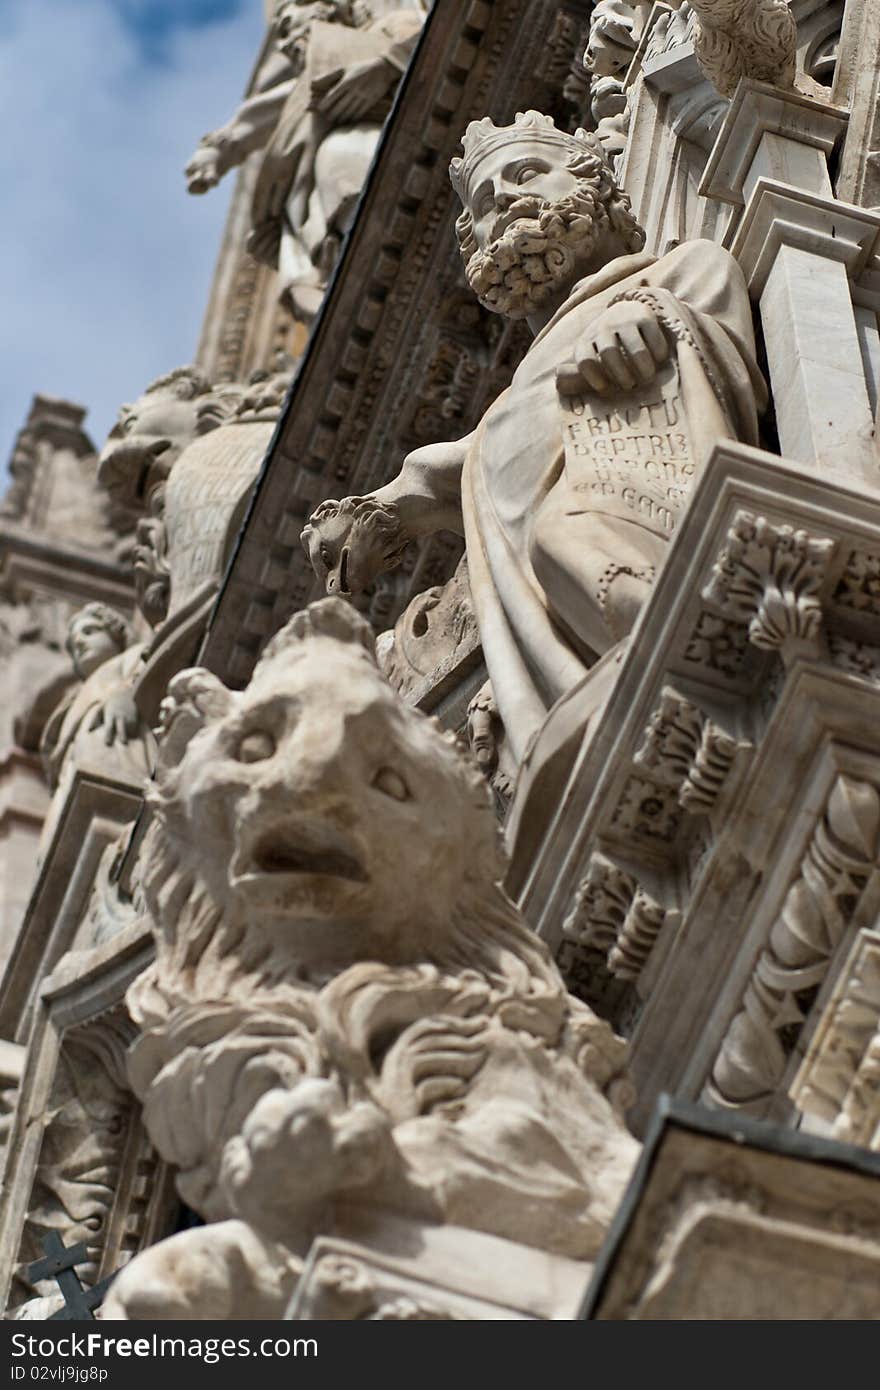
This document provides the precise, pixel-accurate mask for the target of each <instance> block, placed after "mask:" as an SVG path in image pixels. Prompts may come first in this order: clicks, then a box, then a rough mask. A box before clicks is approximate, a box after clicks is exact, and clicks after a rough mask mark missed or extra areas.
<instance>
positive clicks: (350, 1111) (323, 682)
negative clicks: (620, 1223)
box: [106, 599, 636, 1318]
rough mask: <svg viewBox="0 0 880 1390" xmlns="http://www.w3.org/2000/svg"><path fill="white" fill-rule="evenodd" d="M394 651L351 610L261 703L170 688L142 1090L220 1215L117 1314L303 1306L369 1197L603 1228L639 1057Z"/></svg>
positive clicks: (467, 1218)
mask: <svg viewBox="0 0 880 1390" xmlns="http://www.w3.org/2000/svg"><path fill="white" fill-rule="evenodd" d="M372 649H373V638H372V633H371V630H370V629H369V627H368V626H367V624H366V623H364V621H363V620H362V619H361V618H359V617H358V615H357V614H356V613H355V612H354V610H353V609H352V608H351V607H350V606H349V605H347V604H345V603H344V602H342V601H341V600H339V599H329V600H325V601H323V602H321V603H319V604H314V605H312V606H311V607H310V608H308V609H306V610H305V611H304V612H302V613H300V614H298V615H297V616H296V617H294V618H293V619H292V620H291V622H290V624H288V626H287V627H286V628H285V629H283V630H282V632H281V633H279V634H278V635H277V636H276V637H275V638H274V639H273V641H272V642H271V643H270V644H269V646H268V648H267V649H266V651H265V653H264V654H263V657H262V659H261V661H260V663H259V665H258V667H257V670H256V672H255V674H254V678H253V680H252V682H251V684H250V686H249V687H248V689H247V690H246V691H245V692H244V693H243V694H240V695H236V694H233V693H232V692H230V691H229V690H227V689H226V688H225V687H224V686H223V685H221V684H220V682H219V681H217V680H216V678H215V677H213V676H211V675H210V674H209V673H208V672H206V671H200V670H195V671H190V672H184V673H182V674H181V675H180V676H178V677H177V678H176V680H175V681H174V682H173V684H172V687H171V690H170V693H169V699H168V702H167V706H166V710H165V732H164V737H163V741H162V745H161V755H160V768H159V774H158V779H157V785H156V790H155V792H154V793H152V794H151V797H150V800H151V804H152V806H153V811H154V816H155V823H154V826H153V828H152V830H151V831H150V833H149V836H148V838H147V840H146V842H145V845H144V851H143V854H144V873H145V880H144V891H145V896H146V899H147V903H148V906H149V909H150V912H151V914H152V917H153V921H154V930H155V936H156V963H155V966H153V967H151V968H150V969H149V970H148V971H147V972H146V973H145V974H144V975H143V976H142V977H141V979H140V980H139V981H137V982H136V984H135V985H134V986H133V987H132V989H131V990H130V991H129V995H128V1002H129V1007H130V1010H131V1012H132V1016H133V1017H134V1018H135V1020H136V1021H137V1022H138V1024H139V1026H140V1029H141V1034H142V1035H141V1037H140V1039H139V1040H138V1042H137V1043H136V1045H135V1047H134V1050H133V1053H132V1056H131V1059H130V1063H129V1073H130V1077H131V1081H132V1084H133V1086H134V1088H135V1090H136V1092H137V1093H138V1094H139V1095H140V1096H142V1097H143V1100H144V1115H145V1120H146V1124H147V1127H148V1130H149V1131H150V1134H151V1136H152V1138H153V1141H154V1142H155V1144H156V1145H157V1147H158V1149H159V1151H160V1153H161V1154H162V1155H163V1156H164V1157H165V1158H166V1159H167V1160H169V1161H170V1162H173V1163H174V1164H175V1165H177V1167H178V1170H179V1173H178V1188H179V1191H180V1192H181V1195H182V1196H183V1197H184V1198H185V1200H186V1201H187V1202H188V1203H189V1204H190V1205H191V1206H193V1207H194V1208H195V1209H196V1210H197V1211H199V1212H200V1213H201V1214H202V1215H203V1216H205V1217H206V1219H207V1220H208V1221H210V1222H212V1223H215V1224H212V1225H209V1226H208V1227H206V1228H204V1229H201V1230H199V1231H193V1232H188V1233H184V1234H181V1235H180V1236H175V1237H174V1238H173V1239H172V1240H169V1241H167V1242H164V1243H162V1244H160V1245H158V1246H157V1247H155V1249H152V1250H150V1251H148V1252H146V1253H145V1254H143V1255H142V1256H140V1257H139V1258H138V1259H137V1260H136V1261H135V1262H133V1264H132V1266H131V1268H130V1270H126V1272H125V1273H124V1274H123V1276H121V1278H120V1279H119V1281H118V1282H117V1284H116V1285H114V1288H113V1291H112V1293H111V1295H110V1297H109V1299H108V1302H107V1306H106V1314H107V1316H111V1317H122V1316H126V1317H130V1318H136V1317H151V1316H171V1317H173V1316H176V1317H182V1316H198V1317H212V1316H214V1317H216V1316H224V1317H226V1316H228V1317H245V1316H256V1315H257V1313H260V1314H262V1315H263V1316H270V1317H277V1316H281V1314H282V1313H283V1311H284V1307H285V1306H286V1302H287V1299H288V1298H289V1296H290V1293H291V1291H292V1289H293V1287H294V1285H295V1283H296V1279H297V1277H298V1275H299V1273H300V1271H301V1269H302V1261H303V1259H304V1258H305V1256H306V1255H307V1253H308V1250H309V1247H310V1245H311V1242H312V1240H313V1238H314V1237H315V1236H316V1235H318V1234H319V1233H321V1232H323V1231H327V1230H329V1229H331V1228H333V1227H334V1225H335V1226H336V1229H337V1230H339V1223H340V1220H341V1217H340V1213H339V1209H338V1208H339V1203H340V1202H344V1201H346V1200H347V1201H350V1202H352V1203H354V1205H355V1206H358V1207H359V1206H367V1207H376V1208H381V1209H385V1210H387V1211H389V1212H390V1213H392V1214H393V1213H397V1214H398V1215H403V1216H410V1217H413V1218H416V1219H418V1220H421V1221H427V1222H428V1223H429V1224H430V1223H440V1224H446V1223H452V1224H454V1225H457V1226H463V1227H472V1228H474V1229H475V1230H478V1231H483V1232H487V1233H489V1234H492V1235H496V1236H501V1237H504V1238H506V1239H512V1240H515V1241H518V1242H520V1243H523V1244H527V1245H534V1246H536V1247H538V1248H539V1249H541V1250H544V1251H546V1252H548V1253H550V1254H556V1255H560V1256H565V1257H568V1258H573V1259H577V1260H581V1261H589V1260H591V1259H592V1258H594V1257H595V1254H596V1252H597V1250H598V1248H599V1246H600V1244H601V1241H602V1238H603V1236H604V1233H605V1230H606V1229H607V1224H608V1221H609V1219H610V1216H611V1213H612V1211H613V1209H614V1207H615V1205H616V1202H617V1200H618V1198H619V1195H620V1192H621V1190H622V1184H623V1182H624V1181H625V1177H626V1174H627V1172H628V1171H629V1169H630V1167H631V1165H632V1162H633V1160H634V1157H635V1152H636V1146H635V1143H634V1141H633V1140H632V1138H631V1137H630V1135H629V1134H628V1132H627V1131H626V1129H625V1128H624V1126H623V1123H622V1121H621V1119H620V1118H619V1116H620V1113H622V1109H623V1108H624V1107H626V1106H627V1105H628V1104H629V1103H630V1102H631V1099H632V1093H631V1090H630V1088H629V1084H628V1082H627V1081H626V1080H625V1077H624V1075H623V1072H622V1067H623V1063H624V1049H623V1048H622V1046H621V1044H620V1042H619V1040H617V1039H616V1038H615V1037H614V1035H613V1034H612V1033H611V1031H610V1029H609V1028H608V1027H607V1025H605V1024H601V1023H599V1021H598V1020H597V1019H596V1018H595V1016H594V1015H593V1014H592V1013H591V1012H590V1011H589V1010H588V1009H586V1008H585V1007H583V1006H581V1005H579V1004H577V1003H575V1002H574V1001H573V1000H571V999H570V998H569V997H568V996H567V994H566V993H565V990H564V988H563V986H562V982H561V979H560V977H559V975H558V973H557V971H556V969H555V967H554V966H553V965H552V963H551V961H550V958H549V956H548V955H547V953H546V951H545V949H544V947H543V946H542V945H541V944H540V942H539V941H538V940H537V939H536V938H535V937H534V936H533V935H532V934H531V933H530V932H529V930H528V929H527V927H526V926H525V923H524V921H523V920H522V918H521V917H520V916H519V914H518V913H517V911H516V909H515V908H514V907H513V905H512V903H511V902H510V901H509V900H508V899H507V898H506V897H505V896H504V894H503V892H502V891H501V889H500V888H499V887H498V880H499V878H500V877H501V874H502V872H503V861H502V859H501V857H500V852H499V848H498V841H497V829H496V824H495V818H494V814H493V812H492V809H491V806H490V802H489V796H488V792H487V790H486V787H485V785H484V783H483V780H482V777H481V776H480V774H479V773H478V771H477V770H476V768H474V767H473V766H472V765H470V764H469V763H468V762H466V761H464V760H463V758H462V755H461V753H460V752H459V751H458V749H457V747H456V745H455V741H454V740H453V739H451V738H450V737H448V736H444V735H442V734H441V733H440V732H439V731H438V730H437V728H436V727H435V726H434V725H433V724H432V722H431V721H430V720H428V719H426V718H425V717H424V716H423V715H421V714H419V713H417V712H416V711H414V710H411V709H409V708H408V707H407V706H405V705H404V704H403V703H402V702H401V701H400V700H399V697H397V696H396V695H395V694H394V693H393V692H392V691H391V689H390V688H389V686H388V684H387V682H386V681H385V680H384V678H383V677H382V676H381V675H380V673H379V672H378V671H377V669H376V667H375V663H374V658H373V655H372ZM342 1225H343V1230H342V1232H341V1233H342V1234H344V1222H343V1223H342ZM206 1263H207V1264H210V1265H211V1268H212V1270H213V1273H212V1274H211V1275H210V1278H209V1279H208V1280H207V1283H204V1284H203V1283H202V1282H201V1276H200V1274H199V1273H198V1272H199V1271H202V1270H204V1269H205V1268H206ZM490 1287H491V1275H489V1279H488V1284H487V1292H490Z"/></svg>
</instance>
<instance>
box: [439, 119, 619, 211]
mask: <svg viewBox="0 0 880 1390" xmlns="http://www.w3.org/2000/svg"><path fill="white" fill-rule="evenodd" d="M514 140H528V141H532V142H534V143H536V144H541V145H555V146H556V147H557V148H558V147H559V146H560V145H561V146H562V147H563V149H567V150H570V151H571V153H572V154H583V153H584V150H585V148H590V149H594V148H595V143H596V142H595V140H594V139H592V138H591V137H590V135H589V134H588V133H587V131H585V130H578V131H576V132H575V133H574V135H569V134H568V132H567V131H564V130H558V129H557V127H556V125H555V123H554V120H553V117H552V116H545V115H543V114H542V113H541V112H540V111H517V113H516V116H515V117H514V122H513V125H501V126H499V125H496V124H495V122H494V121H493V120H492V117H491V116H484V117H483V119H482V120H481V121H471V123H470V125H469V126H468V128H467V130H466V131H465V133H464V135H463V137H462V141H461V143H462V145H463V147H464V155H463V156H462V158H461V159H453V161H452V163H451V164H450V166H449V177H450V179H451V180H452V186H453V188H454V189H455V191H456V193H457V194H458V196H459V198H461V200H462V202H464V195H465V184H466V182H467V176H468V174H469V173H470V171H471V169H473V167H474V165H475V164H478V163H479V162H480V160H481V159H485V157H486V155H487V154H489V153H490V152H491V151H492V150H494V149H498V148H499V147H500V146H502V145H509V144H511V143H512V142H513V141H514Z"/></svg>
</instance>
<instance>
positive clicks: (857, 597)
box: [834, 550, 880, 618]
mask: <svg viewBox="0 0 880 1390" xmlns="http://www.w3.org/2000/svg"><path fill="white" fill-rule="evenodd" d="M834 603H835V604H837V605H838V606H839V607H840V608H847V609H851V610H853V611H855V612H857V613H864V614H867V615H869V616H870V617H872V618H878V617H880V554H873V553H872V552H870V551H865V550H852V551H850V553H849V556H848V558H847V562H846V566H845V567H844V571H843V574H842V575H841V576H840V581H839V583H838V585H837V588H836V589H835V591H834Z"/></svg>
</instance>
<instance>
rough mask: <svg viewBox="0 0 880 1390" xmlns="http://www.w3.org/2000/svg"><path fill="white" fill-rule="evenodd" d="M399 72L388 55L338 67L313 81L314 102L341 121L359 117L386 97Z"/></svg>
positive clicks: (315, 105) (358, 118)
mask: <svg viewBox="0 0 880 1390" xmlns="http://www.w3.org/2000/svg"><path fill="white" fill-rule="evenodd" d="M396 75H397V74H396V70H395V68H394V67H393V66H392V65H391V63H386V62H385V61H384V59H383V60H381V61H380V62H376V61H375V60H373V61H369V62H364V63H353V64H352V65H351V67H348V68H336V69H334V71H333V72H328V73H324V74H323V76H321V77H319V78H316V80H315V81H314V82H313V83H312V105H313V106H314V107H315V109H316V110H317V111H320V112H321V113H322V115H324V116H329V117H331V118H332V120H333V121H334V122H335V123H336V124H337V125H345V124H348V123H350V122H354V121H359V120H361V119H362V118H363V117H364V116H366V115H367V113H368V112H369V111H371V110H372V108H373V107H374V106H375V105H376V104H377V102H379V101H381V100H382V98H383V97H384V95H385V93H386V92H387V91H388V88H389V87H390V86H391V84H392V82H393V80H394V78H395V77H396Z"/></svg>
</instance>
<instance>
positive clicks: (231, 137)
mask: <svg viewBox="0 0 880 1390" xmlns="http://www.w3.org/2000/svg"><path fill="white" fill-rule="evenodd" d="M274 56H276V55H270V58H271V57H274ZM278 56H280V55H278ZM297 80H298V79H297V78H296V77H294V76H293V75H292V69H291V66H290V63H289V62H288V61H287V60H286V59H281V61H280V65H274V66H273V67H272V68H271V69H270V68H269V60H267V63H266V65H264V72H263V73H261V75H260V79H259V80H258V84H257V90H256V91H255V92H254V94H253V95H252V96H249V97H247V98H246V99H245V100H244V101H243V102H242V103H241V105H240V106H239V108H238V110H237V111H236V112H235V114H234V116H232V117H231V119H230V120H228V121H227V122H226V124H225V125H222V126H219V127H218V129H217V130H212V131H209V133H208V134H207V135H203V136H202V138H201V140H200V141H199V144H198V147H197V148H196V150H195V153H194V154H193V156H192V158H191V159H190V161H189V163H188V164H187V166H186V180H187V187H188V189H189V191H190V193H207V191H208V189H209V188H213V187H214V186H215V185H216V184H217V183H219V181H220V179H222V177H223V175H224V174H226V173H227V172H228V171H229V170H230V169H232V168H235V166H236V165H238V164H243V163H244V161H245V159H247V157H248V155H249V154H251V153H252V152H253V151H254V150H259V149H262V148H263V147H264V145H266V144H267V143H268V141H269V137H270V136H271V134H272V131H273V130H274V129H275V127H276V125H277V124H278V118H279V116H280V115H281V111H282V108H283V107H284V103H285V102H286V100H287V98H288V97H289V96H290V94H291V92H292V91H293V88H294V86H295V85H296V82H297Z"/></svg>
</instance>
